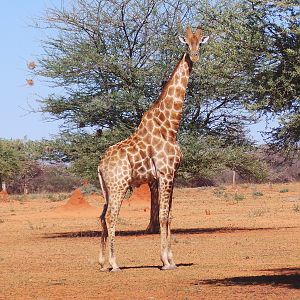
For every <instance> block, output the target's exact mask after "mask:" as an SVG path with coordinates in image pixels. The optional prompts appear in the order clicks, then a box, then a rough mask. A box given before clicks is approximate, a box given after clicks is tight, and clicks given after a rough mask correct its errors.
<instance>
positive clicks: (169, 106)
mask: <svg viewBox="0 0 300 300" xmlns="http://www.w3.org/2000/svg"><path fill="white" fill-rule="evenodd" d="M164 102H165V106H166V109H172V107H173V100H172V98H171V97H166V98H165V101H164Z"/></svg>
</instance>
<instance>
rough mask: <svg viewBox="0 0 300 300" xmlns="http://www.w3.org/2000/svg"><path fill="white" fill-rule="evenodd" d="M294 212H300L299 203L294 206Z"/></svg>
mask: <svg viewBox="0 0 300 300" xmlns="http://www.w3.org/2000/svg"><path fill="white" fill-rule="evenodd" d="M293 211H294V212H297V213H298V212H300V207H299V204H298V203H297V204H294V205H293Z"/></svg>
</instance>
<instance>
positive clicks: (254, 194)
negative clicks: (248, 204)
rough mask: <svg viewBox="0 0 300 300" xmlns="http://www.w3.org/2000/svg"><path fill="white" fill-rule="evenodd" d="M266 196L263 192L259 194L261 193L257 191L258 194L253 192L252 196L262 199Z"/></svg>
mask: <svg viewBox="0 0 300 300" xmlns="http://www.w3.org/2000/svg"><path fill="white" fill-rule="evenodd" d="M263 195H264V194H263V193H262V192H259V191H257V192H253V193H252V196H255V197H261V196H263Z"/></svg>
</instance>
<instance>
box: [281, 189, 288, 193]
mask: <svg viewBox="0 0 300 300" xmlns="http://www.w3.org/2000/svg"><path fill="white" fill-rule="evenodd" d="M288 191H289V189H282V190H280V191H279V193H287V192H288Z"/></svg>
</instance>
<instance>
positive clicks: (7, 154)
mask: <svg viewBox="0 0 300 300" xmlns="http://www.w3.org/2000/svg"><path fill="white" fill-rule="evenodd" d="M21 168H22V162H21V155H20V152H19V151H18V147H17V146H16V144H15V143H14V142H13V141H11V140H4V139H0V188H1V189H4V190H5V189H6V184H7V183H8V182H10V181H11V180H12V179H13V177H14V176H15V175H16V174H17V173H18V172H19V171H20V170H21Z"/></svg>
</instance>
